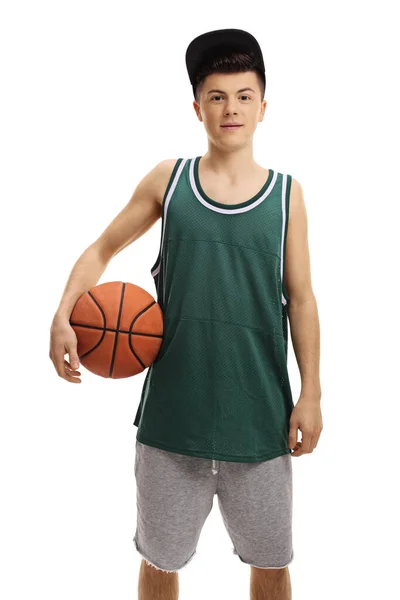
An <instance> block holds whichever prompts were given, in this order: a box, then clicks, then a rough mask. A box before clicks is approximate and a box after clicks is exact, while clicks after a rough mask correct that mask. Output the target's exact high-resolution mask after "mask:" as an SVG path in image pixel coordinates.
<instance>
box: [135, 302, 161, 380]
mask: <svg viewBox="0 0 400 600" xmlns="http://www.w3.org/2000/svg"><path fill="white" fill-rule="evenodd" d="M155 303H156V301H155V300H154V299H153V300H152V302H150V304H149V305H148V306H145V307H144V309H143V310H141V311H140V312H139V313H138V314H137V315H136V316H135V317H134V318H133V320H132V323H131V325H130V327H129V333H131V330H132V327H133V325H134V323H135V321H136V320H137V319H138V318H139V317H140V316H141V315H142V314H143V313H145V312H146V311H148V310H149V308H151V307H152V306H154V304H155ZM157 337H159V336H157ZM161 337H162V336H161ZM128 344H129V348H130V349H131V352H132V353H133V355H134V356H135V358H136V360H137V361H139V362H140V364H141V365H142V368H143V369H146V368H147V365H145V364H144V362H143V361H142V360H141V359H140V356H139V355H138V354H136V352H135V349H134V347H133V346H132V338H131V336H129V337H128Z"/></svg>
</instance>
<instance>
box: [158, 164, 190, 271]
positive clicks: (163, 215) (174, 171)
mask: <svg viewBox="0 0 400 600" xmlns="http://www.w3.org/2000/svg"><path fill="white" fill-rule="evenodd" d="M182 161H183V158H178V159H177V161H176V163H175V165H174V168H173V169H172V173H171V176H170V178H169V181H168V184H167V187H166V189H165V192H164V196H163V199H162V202H161V236H160V248H159V251H158V256H157V259H156V262H155V263H154V265H153V266H152V267H151V269H150V271H151V274H152V276H153V277H154V276H155V274H156V273H154V271H157V273H158V270H159V269H158V266H159V263H160V258H161V252H162V246H163V238H164V236H163V233H164V227H165V220H166V201H167V198H168V197H169V195H170V191H171V186H172V184H173V182H174V180H175V176H176V174H177V171H178V169H179V165H180V164H181V162H182Z"/></svg>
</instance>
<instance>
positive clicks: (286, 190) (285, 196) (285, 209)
mask: <svg viewBox="0 0 400 600" xmlns="http://www.w3.org/2000/svg"><path fill="white" fill-rule="evenodd" d="M284 182H286V186H284V187H283V189H282V219H284V229H283V244H282V246H283V249H282V296H283V298H282V302H283V303H284V304H287V303H288V302H289V301H290V297H289V294H288V291H287V289H286V285H285V263H286V240H287V232H288V225H289V206H290V189H291V187H292V176H291V175H285V176H284Z"/></svg>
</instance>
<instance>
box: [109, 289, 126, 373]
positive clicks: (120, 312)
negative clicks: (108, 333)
mask: <svg viewBox="0 0 400 600" xmlns="http://www.w3.org/2000/svg"><path fill="white" fill-rule="evenodd" d="M124 294H125V283H123V284H122V292H121V301H120V303H119V311H118V319H117V331H116V332H115V340H114V348H113V353H112V357H111V366H110V373H109V375H108V376H109V377H111V376H112V372H113V369H114V361H115V354H116V352H117V343H118V334H119V324H120V322H121V314H122V305H123V303H124Z"/></svg>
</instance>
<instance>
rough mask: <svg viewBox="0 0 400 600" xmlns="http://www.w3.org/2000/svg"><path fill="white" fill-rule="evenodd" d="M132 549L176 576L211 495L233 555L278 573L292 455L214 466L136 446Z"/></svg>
mask: <svg viewBox="0 0 400 600" xmlns="http://www.w3.org/2000/svg"><path fill="white" fill-rule="evenodd" d="M135 479H136V497H137V525H136V533H135V537H134V538H133V541H134V544H135V547H136V550H137V551H138V552H139V554H141V556H142V557H143V558H144V559H145V560H146V562H147V563H148V564H150V565H152V566H153V567H155V568H156V569H160V570H163V571H168V572H174V571H179V570H180V569H182V568H183V567H184V566H186V565H187V564H188V563H189V562H190V560H191V559H192V558H193V556H194V554H195V553H196V547H197V542H198V540H199V537H200V533H201V529H202V527H203V525H204V523H205V521H206V519H207V517H208V515H209V513H210V511H211V509H212V507H213V501H214V494H217V498H218V504H219V509H220V512H221V514H222V518H223V522H224V525H225V528H226V530H227V532H228V535H229V537H230V539H231V541H232V544H233V553H234V554H237V555H238V557H239V558H240V560H241V561H242V562H244V563H247V564H249V565H252V566H254V567H258V568H260V569H281V568H284V567H286V566H288V565H289V564H290V563H291V562H292V560H293V557H294V554H293V549H292V457H291V455H290V454H283V455H282V456H278V457H276V458H272V459H269V460H264V461H261V462H252V463H249V462H247V463H243V462H230V461H223V460H212V459H208V458H199V457H195V456H187V455H184V454H177V453H175V452H169V451H166V450H162V449H160V448H155V447H153V446H149V445H147V444H146V445H145V444H142V443H141V442H139V441H138V440H136V455H135Z"/></svg>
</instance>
